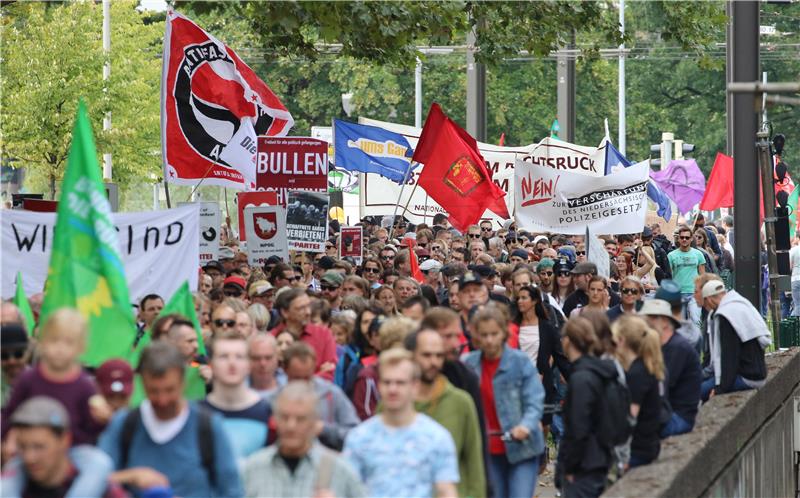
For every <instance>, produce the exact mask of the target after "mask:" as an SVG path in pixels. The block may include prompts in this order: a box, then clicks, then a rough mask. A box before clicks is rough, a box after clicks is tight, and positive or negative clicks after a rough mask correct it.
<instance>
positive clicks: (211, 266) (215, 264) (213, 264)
mask: <svg viewBox="0 0 800 498" xmlns="http://www.w3.org/2000/svg"><path fill="white" fill-rule="evenodd" d="M203 269H204V270H217V271H218V272H220V273H225V267H224V266H222V263H220V262H219V261H214V260H211V261H209V262H208V263H206V265H205V266H204V267H203Z"/></svg>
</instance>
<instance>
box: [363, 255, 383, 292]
mask: <svg viewBox="0 0 800 498" xmlns="http://www.w3.org/2000/svg"><path fill="white" fill-rule="evenodd" d="M381 274H383V265H382V264H381V262H380V260H379V259H378V258H364V262H363V263H362V264H361V277H362V278H364V279H366V281H367V282H369V285H370V287H371V288H373V289H375V288H378V287H380V285H381Z"/></svg>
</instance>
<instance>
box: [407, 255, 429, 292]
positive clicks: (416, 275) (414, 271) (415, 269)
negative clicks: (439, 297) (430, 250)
mask: <svg viewBox="0 0 800 498" xmlns="http://www.w3.org/2000/svg"><path fill="white" fill-rule="evenodd" d="M408 254H409V256H410V262H411V277H412V278H413V279H414V280H416V281H417V282H419V283H421V284H424V283H425V275H423V274H422V270H420V269H419V260H418V259H417V253H415V252H414V250H413V249H412V248H411V247H410V246H409V248H408Z"/></svg>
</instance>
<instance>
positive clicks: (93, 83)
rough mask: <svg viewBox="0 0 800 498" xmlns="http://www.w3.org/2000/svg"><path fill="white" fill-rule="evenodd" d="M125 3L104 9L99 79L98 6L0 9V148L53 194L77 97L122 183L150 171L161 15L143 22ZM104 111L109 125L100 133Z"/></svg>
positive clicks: (154, 167)
mask: <svg viewBox="0 0 800 498" xmlns="http://www.w3.org/2000/svg"><path fill="white" fill-rule="evenodd" d="M135 7H136V4H135V3H134V2H132V1H119V2H113V3H112V7H111V9H112V10H111V17H112V34H111V44H112V45H111V46H112V52H111V57H110V61H111V67H112V70H111V78H110V81H109V82H108V83H105V82H104V81H103V64H104V62H105V60H106V57H105V55H104V52H103V47H102V7H101V5H100V4H99V3H94V2H69V3H64V4H44V3H21V2H20V3H14V4H11V5H7V6H4V7H3V11H2V12H3V16H2V53H3V70H2V71H1V72H0V85H2V88H3V92H2V108H3V119H2V122H0V135H2V141H1V142H0V150H2V154H3V155H4V156H6V157H10V158H14V159H16V161H15V164H16V165H17V166H25V167H27V168H28V171H29V179H30V181H31V182H32V184H33V186H34V188H36V189H38V190H39V191H42V190H45V191H49V192H50V196H51V197H54V196H55V191H56V184H57V182H58V181H59V180H60V179H61V176H62V175H63V172H64V168H65V166H66V159H67V154H68V152H69V146H70V140H71V132H72V125H73V121H74V119H75V111H76V109H77V104H78V99H79V98H81V97H82V98H83V99H84V100H85V101H86V103H87V106H88V108H89V110H90V116H91V119H92V125H93V129H94V132H95V136H96V138H97V144H98V150H99V152H101V153H102V152H111V153H112V154H113V165H114V172H113V174H114V180H115V181H117V182H118V183H120V184H121V185H122V186H123V187H125V186H127V185H128V184H129V183H131V182H132V181H134V180H138V179H139V178H140V177H141V176H143V175H144V176H147V175H148V174H149V173H156V172H158V171H159V163H160V155H159V145H158V144H159V136H160V134H159V124H158V123H159V81H160V78H159V74H160V61H159V53H160V46H161V37H162V36H163V32H164V26H163V22H155V23H152V22H151V23H148V24H146V23H145V21H146V18H145V17H144V16H143V15H142V14H141V13H139V12H138V11H136V10H135ZM107 111H110V112H111V114H112V124H113V127H112V130H111V131H110V132H103V131H102V120H103V116H104V115H105V113H106V112H107Z"/></svg>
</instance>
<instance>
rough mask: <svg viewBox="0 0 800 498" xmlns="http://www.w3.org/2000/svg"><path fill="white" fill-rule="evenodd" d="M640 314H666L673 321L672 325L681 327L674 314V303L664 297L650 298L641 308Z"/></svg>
mask: <svg viewBox="0 0 800 498" xmlns="http://www.w3.org/2000/svg"><path fill="white" fill-rule="evenodd" d="M639 314H640V315H647V316H664V317H667V318H669V319H670V320H671V321H672V325H674V326H675V327H680V325H681V323H680V322H679V321H678V320H676V319H675V317H674V316H672V305H671V304H669V303H668V302H666V301H664V300H663V299H648V300H646V301H645V302H644V304H642V308H641V309H640V310H639Z"/></svg>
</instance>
